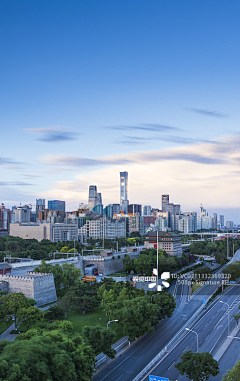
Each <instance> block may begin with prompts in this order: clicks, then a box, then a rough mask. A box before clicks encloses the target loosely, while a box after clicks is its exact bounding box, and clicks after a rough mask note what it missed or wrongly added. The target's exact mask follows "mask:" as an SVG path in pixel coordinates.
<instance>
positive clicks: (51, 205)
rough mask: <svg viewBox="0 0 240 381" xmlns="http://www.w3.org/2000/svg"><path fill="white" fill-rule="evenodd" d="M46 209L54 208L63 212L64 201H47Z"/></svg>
mask: <svg viewBox="0 0 240 381" xmlns="http://www.w3.org/2000/svg"><path fill="white" fill-rule="evenodd" d="M48 209H51V210H54V211H55V212H65V201H60V200H51V201H48Z"/></svg>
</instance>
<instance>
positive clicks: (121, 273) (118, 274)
mask: <svg viewBox="0 0 240 381" xmlns="http://www.w3.org/2000/svg"><path fill="white" fill-rule="evenodd" d="M128 275H129V274H127V273H126V271H122V272H119V273H114V274H110V275H108V276H111V277H125V276H128Z"/></svg>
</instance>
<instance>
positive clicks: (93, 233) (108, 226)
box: [78, 215, 126, 239]
mask: <svg viewBox="0 0 240 381" xmlns="http://www.w3.org/2000/svg"><path fill="white" fill-rule="evenodd" d="M78 232H79V235H80V236H84V237H85V238H86V239H88V238H93V239H102V238H106V239H115V238H120V237H123V238H126V220H125V219H124V218H122V219H112V218H108V217H107V216H106V215H103V216H99V217H97V218H96V219H94V220H87V221H86V224H85V225H83V227H82V228H80V229H79V231H78Z"/></svg>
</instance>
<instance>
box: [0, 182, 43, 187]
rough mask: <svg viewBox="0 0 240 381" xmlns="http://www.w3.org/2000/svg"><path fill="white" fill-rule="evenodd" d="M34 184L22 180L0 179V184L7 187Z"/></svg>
mask: <svg viewBox="0 0 240 381" xmlns="http://www.w3.org/2000/svg"><path fill="white" fill-rule="evenodd" d="M32 185H35V184H30V183H24V182H22V181H0V186H2V187H9V186H32Z"/></svg>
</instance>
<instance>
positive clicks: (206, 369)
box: [175, 351, 219, 381]
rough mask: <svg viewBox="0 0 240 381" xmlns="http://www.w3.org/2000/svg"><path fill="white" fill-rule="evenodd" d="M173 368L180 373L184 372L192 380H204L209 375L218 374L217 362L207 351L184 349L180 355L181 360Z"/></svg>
mask: <svg viewBox="0 0 240 381" xmlns="http://www.w3.org/2000/svg"><path fill="white" fill-rule="evenodd" d="M175 368H176V369H177V370H179V372H180V374H181V375H184V374H185V373H186V376H187V377H188V378H189V379H190V380H192V381H206V380H208V379H209V377H210V376H211V375H212V376H216V375H217V374H219V366H218V362H217V361H216V360H214V359H213V356H212V354H211V353H208V352H203V353H198V352H196V353H193V352H192V351H186V352H184V353H183V355H182V356H181V362H179V363H177V364H176V365H175Z"/></svg>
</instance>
